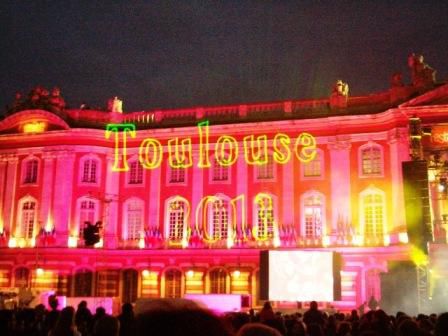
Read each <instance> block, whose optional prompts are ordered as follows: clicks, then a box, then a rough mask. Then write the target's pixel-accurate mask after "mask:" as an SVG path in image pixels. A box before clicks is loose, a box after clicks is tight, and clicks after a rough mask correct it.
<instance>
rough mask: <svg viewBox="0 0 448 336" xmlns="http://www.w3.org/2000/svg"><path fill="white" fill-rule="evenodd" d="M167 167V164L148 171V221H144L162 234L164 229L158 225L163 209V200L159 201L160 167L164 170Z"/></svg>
mask: <svg viewBox="0 0 448 336" xmlns="http://www.w3.org/2000/svg"><path fill="white" fill-rule="evenodd" d="M167 165H168V163H166V164H164V165H161V166H159V167H157V168H155V169H152V170H151V171H150V176H151V177H150V183H149V206H148V219H147V220H146V222H147V223H148V224H149V227H150V228H158V229H159V230H160V232H162V233H164V227H163V224H162V225H160V209H163V208H164V200H162V199H160V185H161V182H162V181H161V178H162V177H161V175H162V167H164V168H166V167H167Z"/></svg>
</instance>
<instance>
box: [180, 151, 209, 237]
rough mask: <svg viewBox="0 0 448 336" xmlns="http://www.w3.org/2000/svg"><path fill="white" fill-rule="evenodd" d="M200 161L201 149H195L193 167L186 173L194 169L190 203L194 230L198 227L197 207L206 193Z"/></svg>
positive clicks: (191, 225)
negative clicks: (198, 163) (198, 164)
mask: <svg viewBox="0 0 448 336" xmlns="http://www.w3.org/2000/svg"><path fill="white" fill-rule="evenodd" d="M197 162H199V150H193V167H191V168H187V169H186V172H185V173H186V174H188V171H189V170H190V169H193V173H192V177H191V181H190V180H188V183H189V184H190V185H191V204H190V228H191V230H193V229H194V228H195V227H196V208H197V206H198V204H199V202H200V201H201V200H202V197H203V194H204V168H199V167H198V166H197ZM199 224H201V223H199Z"/></svg>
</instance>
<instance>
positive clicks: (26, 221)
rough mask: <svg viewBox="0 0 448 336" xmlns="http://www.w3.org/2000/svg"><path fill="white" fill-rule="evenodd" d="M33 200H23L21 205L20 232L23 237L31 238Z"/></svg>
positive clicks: (34, 207)
mask: <svg viewBox="0 0 448 336" xmlns="http://www.w3.org/2000/svg"><path fill="white" fill-rule="evenodd" d="M35 209H36V203H35V202H25V203H23V207H22V228H23V231H22V234H23V235H24V238H26V239H31V238H33V232H34V217H35Z"/></svg>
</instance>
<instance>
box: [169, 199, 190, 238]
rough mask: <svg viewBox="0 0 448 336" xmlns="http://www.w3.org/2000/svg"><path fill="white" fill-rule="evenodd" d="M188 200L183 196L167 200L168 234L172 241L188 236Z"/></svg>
mask: <svg viewBox="0 0 448 336" xmlns="http://www.w3.org/2000/svg"><path fill="white" fill-rule="evenodd" d="M187 212H188V202H187V200H185V199H184V198H182V197H174V198H171V199H169V200H167V202H166V214H167V216H166V219H167V221H168V223H167V225H166V228H167V231H166V235H167V236H168V239H169V240H170V241H172V242H181V241H182V240H183V239H185V238H186V233H187V232H186V231H187V220H188V219H187Z"/></svg>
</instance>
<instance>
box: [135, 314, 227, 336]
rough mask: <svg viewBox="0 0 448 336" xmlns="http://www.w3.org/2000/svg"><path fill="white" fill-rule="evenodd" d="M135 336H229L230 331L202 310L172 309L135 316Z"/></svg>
mask: <svg viewBox="0 0 448 336" xmlns="http://www.w3.org/2000/svg"><path fill="white" fill-rule="evenodd" d="M135 322H136V323H135V333H134V335H135V336H147V335H151V336H167V335H170V336H230V335H231V332H230V329H228V327H227V326H226V325H225V324H224V322H223V321H222V320H221V319H219V318H218V317H216V316H214V315H213V314H211V313H209V312H207V311H205V310H202V309H188V308H174V309H160V310H150V311H147V312H142V313H140V314H138V315H137V316H136V321H135Z"/></svg>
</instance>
